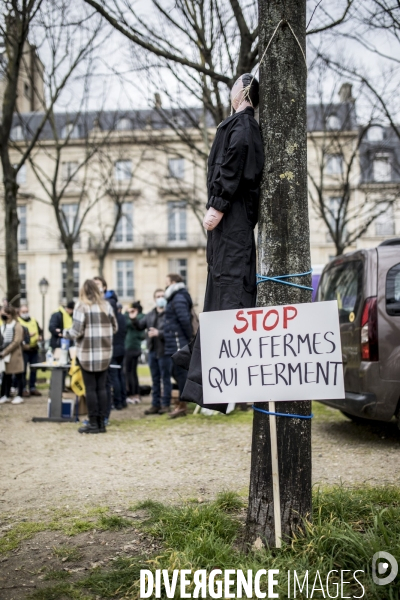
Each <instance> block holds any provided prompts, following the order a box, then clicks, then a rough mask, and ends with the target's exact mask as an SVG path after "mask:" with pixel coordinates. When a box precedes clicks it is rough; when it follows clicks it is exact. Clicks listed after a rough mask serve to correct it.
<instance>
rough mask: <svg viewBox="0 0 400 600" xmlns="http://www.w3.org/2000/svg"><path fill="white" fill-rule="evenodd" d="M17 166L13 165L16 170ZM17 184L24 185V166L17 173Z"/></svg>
mask: <svg viewBox="0 0 400 600" xmlns="http://www.w3.org/2000/svg"><path fill="white" fill-rule="evenodd" d="M17 166H18V165H14V168H16V167H17ZM17 183H18V185H24V184H25V183H26V164H23V165H22V167H21V168H20V169H19V171H18V173H17Z"/></svg>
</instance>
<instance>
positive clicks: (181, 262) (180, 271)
mask: <svg viewBox="0 0 400 600" xmlns="http://www.w3.org/2000/svg"><path fill="white" fill-rule="evenodd" d="M168 273H176V274H177V275H180V276H181V277H182V279H183V283H184V284H185V285H187V259H186V258H170V259H169V260H168Z"/></svg>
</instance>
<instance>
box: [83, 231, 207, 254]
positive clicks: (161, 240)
mask: <svg viewBox="0 0 400 600" xmlns="http://www.w3.org/2000/svg"><path fill="white" fill-rule="evenodd" d="M206 243H207V239H206V237H205V236H204V235H203V234H201V233H198V234H187V236H186V239H185V240H182V239H176V238H175V239H174V237H172V236H171V234H168V233H165V234H163V233H147V234H135V235H134V236H133V241H118V242H116V241H113V242H112V244H111V249H112V250H146V249H148V250H151V249H157V250H171V249H177V250H178V249H180V248H192V249H197V248H205V246H206ZM98 247H99V244H98V242H97V241H96V240H95V239H90V240H89V250H97V249H98Z"/></svg>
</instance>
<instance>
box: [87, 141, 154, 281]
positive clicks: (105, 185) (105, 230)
mask: <svg viewBox="0 0 400 600" xmlns="http://www.w3.org/2000/svg"><path fill="white" fill-rule="evenodd" d="M110 149H111V147H110V145H107V146H106V147H104V148H101V149H100V151H99V153H98V156H97V162H98V171H99V174H98V176H99V180H100V186H101V188H102V189H103V196H104V198H105V200H108V201H111V203H109V204H111V207H112V210H111V211H110V210H109V209H108V207H107V211H106V213H105V214H104V212H103V210H102V207H101V206H99V211H98V223H99V230H100V232H99V235H97V236H96V235H94V234H93V233H91V234H89V235H90V248H91V250H93V251H94V252H95V254H96V256H97V258H98V260H99V273H100V275H102V276H103V271H104V263H105V259H106V257H107V255H108V253H109V251H110V248H111V245H112V243H113V240H114V239H115V235H116V232H117V228H118V225H119V223H120V222H121V219H123V218H125V219H128V220H129V219H130V215H127V214H125V213H124V207H125V203H126V202H128V201H129V199H130V198H132V197H133V196H134V190H133V184H134V182H135V176H136V173H137V170H138V169H139V167H140V165H141V162H142V157H143V154H144V151H142V152H141V154H140V155H139V157H138V159H137V161H136V164H135V165H134V166H133V168H132V170H131V171H129V173H126V175H127V177H126V182H127V183H126V184H124V183H123V182H121V181H120V179H118V178H117V177H116V165H117V163H118V161H121V160H123V158H124V157H125V154H124V155H122V154H121V153H119V154H115V153H112V152H110ZM130 226H131V227H133V224H132V223H130Z"/></svg>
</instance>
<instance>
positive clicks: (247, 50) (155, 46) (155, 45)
mask: <svg viewBox="0 0 400 600" xmlns="http://www.w3.org/2000/svg"><path fill="white" fill-rule="evenodd" d="M354 1H355V0H345V1H343V2H340V3H339V11H337V12H338V14H337V16H334V17H332V16H331V15H330V14H328V13H327V12H326V11H324V12H320V13H318V24H317V25H316V26H315V27H313V28H310V30H309V31H308V33H309V34H310V35H315V34H319V33H321V32H323V31H327V30H329V29H330V28H334V27H337V26H339V25H341V24H342V23H344V22H345V21H346V19H347V18H348V17H349V13H350V8H351V7H352V5H353V2H354ZM85 2H86V3H87V4H88V5H90V6H92V7H93V8H94V9H95V10H96V11H97V12H98V13H99V14H100V15H102V17H103V18H104V19H105V20H106V21H107V22H108V23H110V24H111V25H112V26H113V27H114V28H115V29H116V30H117V31H119V32H120V33H121V34H122V35H124V36H125V37H126V38H127V39H129V40H130V41H131V42H133V43H134V44H135V47H137V48H140V49H142V50H143V53H144V57H149V56H153V57H157V58H158V59H159V64H160V66H161V67H162V68H163V69H165V70H166V71H167V72H169V73H170V74H171V75H173V77H174V78H175V80H176V82H177V83H178V84H179V85H180V86H181V88H182V90H183V91H185V92H186V93H188V94H189V95H191V97H192V98H195V99H196V100H197V102H198V103H199V104H200V105H201V106H204V107H205V110H206V111H208V112H209V113H210V114H211V115H212V117H213V120H214V123H215V125H217V124H218V123H220V122H221V121H222V120H223V119H224V118H225V117H226V111H227V106H228V100H227V95H228V89H229V88H230V87H231V86H232V84H233V82H234V81H235V80H236V79H237V78H238V77H239V76H240V75H242V74H243V73H248V72H251V71H252V69H253V68H254V67H255V65H256V64H257V61H258V14H257V10H258V8H257V4H258V3H257V2H256V0H250V2H248V3H246V4H245V3H243V2H242V3H241V2H239V0H206V1H202V2H197V1H194V0H191V1H187V0H177V1H176V2H175V3H174V6H173V8H172V10H171V9H170V7H167V6H166V5H165V4H164V3H163V2H162V1H159V0H151V2H148V3H147V5H146V15H144V14H140V12H139V11H138V10H137V5H135V4H132V2H130V1H129V0H119V1H116V2H115V1H109V2H107V1H106V2H101V3H100V2H97V1H96V0H85ZM149 6H150V8H151V12H150V16H149ZM311 10H312V9H311ZM283 18H284V16H283Z"/></svg>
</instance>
